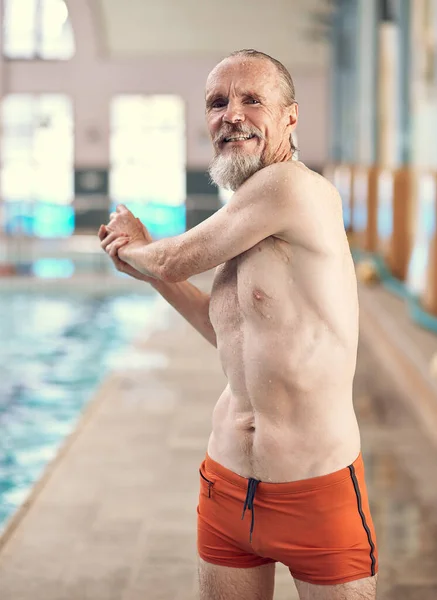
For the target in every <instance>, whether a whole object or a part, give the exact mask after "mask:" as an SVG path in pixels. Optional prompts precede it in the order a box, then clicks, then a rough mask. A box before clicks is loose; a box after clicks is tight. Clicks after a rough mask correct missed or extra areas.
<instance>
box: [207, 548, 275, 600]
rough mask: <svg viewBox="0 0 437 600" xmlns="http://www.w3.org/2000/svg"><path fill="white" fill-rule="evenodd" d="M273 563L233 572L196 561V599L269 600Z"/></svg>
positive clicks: (273, 573) (272, 584)
mask: <svg viewBox="0 0 437 600" xmlns="http://www.w3.org/2000/svg"><path fill="white" fill-rule="evenodd" d="M274 587H275V563H271V564H268V565H263V566H261V567H253V568H252V569H234V568H232V567H222V566H219V565H212V564H211V563H207V562H205V561H204V560H202V559H201V558H199V589H200V600H272V599H273V590H274Z"/></svg>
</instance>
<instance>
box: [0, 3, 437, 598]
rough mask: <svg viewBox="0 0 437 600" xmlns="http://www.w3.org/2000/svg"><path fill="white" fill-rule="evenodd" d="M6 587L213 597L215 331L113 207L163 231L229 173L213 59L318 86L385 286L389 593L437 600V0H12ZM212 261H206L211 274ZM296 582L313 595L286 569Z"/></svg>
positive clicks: (1, 158)
mask: <svg viewBox="0 0 437 600" xmlns="http://www.w3.org/2000/svg"><path fill="white" fill-rule="evenodd" d="M0 14H1V19H2V27H1V31H0V45H1V49H2V52H1V55H0V357H1V360H0V597H1V598H2V600H9V599H13V600H17V599H18V598H20V599H21V598H23V599H27V598H32V599H33V600H35V599H37V600H39V599H40V598H41V599H44V600H50V599H51V598H53V599H56V600H61V599H74V600H79V599H80V600H85V599H87V598H90V599H91V598H93V600H95V599H97V598H104V599H105V600H111V599H112V598H114V599H121V600H136V599H137V598H138V599H139V598H147V599H148V600H155V599H156V600H158V598H159V599H161V600H164V599H165V600H166V599H167V598H168V599H170V598H172V599H173V600H183V599H185V598H193V597H195V595H194V594H195V591H194V590H195V587H196V583H195V506H196V495H197V489H198V482H197V479H196V477H197V468H198V463H199V461H200V460H201V459H202V457H203V455H204V452H205V450H206V442H207V437H208V434H209V429H210V416H211V411H212V408H213V405H214V402H215V400H216V398H217V397H218V395H219V394H220V392H221V390H222V388H223V385H224V380H223V378H222V375H221V373H220V369H219V365H218V360H217V357H216V355H215V352H214V349H213V348H212V347H211V348H210V347H209V346H208V345H207V343H206V342H205V341H204V340H202V339H201V338H200V336H198V334H197V333H195V332H194V331H192V330H190V329H189V326H188V325H186V324H185V323H184V322H183V321H182V319H181V318H180V317H179V316H178V315H177V314H176V312H175V311H173V310H172V309H171V308H170V307H169V306H168V305H167V304H166V303H165V302H164V300H163V299H162V298H160V296H159V295H158V294H157V293H156V292H154V291H153V290H152V289H151V288H150V287H149V286H148V285H146V284H144V283H141V282H138V281H135V280H132V279H129V278H128V277H126V276H123V275H121V274H119V273H117V272H116V271H115V269H114V268H113V266H112V263H111V262H110V261H109V260H108V259H107V257H106V256H105V254H104V253H103V252H102V251H101V249H100V246H99V241H98V239H97V236H96V234H97V230H98V228H99V226H100V224H101V223H107V222H108V220H109V213H110V212H111V211H112V210H113V209H114V207H115V206H116V205H117V204H118V203H124V204H126V205H127V206H128V207H129V208H130V209H131V210H132V211H133V212H134V214H135V215H136V216H138V217H139V218H140V219H141V220H142V221H143V222H144V223H145V224H146V225H147V227H148V229H149V230H150V232H151V234H152V236H153V237H154V238H156V239H158V238H162V237H169V236H174V235H178V234H180V233H183V232H184V231H186V230H187V229H189V228H191V227H193V226H195V225H196V224H198V223H199V222H201V221H202V220H203V219H205V218H207V217H208V216H210V215H211V214H213V213H214V212H215V211H216V210H218V209H219V208H220V207H221V206H222V205H223V204H224V203H226V202H227V200H228V198H229V193H228V192H227V191H226V190H222V189H217V188H216V187H215V186H214V185H212V184H211V183H210V181H209V177H208V175H207V169H208V164H209V162H210V160H211V158H212V150H211V146H210V141H209V137H208V133H207V130H206V126H205V119H204V113H205V109H204V86H205V81H206V78H207V76H208V73H209V72H210V71H211V69H212V68H213V67H214V66H215V65H216V64H217V62H219V61H220V60H221V59H222V58H223V57H224V56H226V55H227V54H228V53H230V52H232V51H234V50H237V49H242V48H255V49H257V50H260V51H263V52H266V53H268V54H270V55H272V56H273V57H275V58H277V59H279V60H280V61H281V62H283V63H284V64H285V65H286V66H287V67H288V68H289V70H290V72H291V74H292V77H293V79H294V82H295V86H296V98H297V101H298V102H299V109H300V112H299V114H300V120H299V126H298V129H297V131H296V140H295V141H296V143H297V146H298V148H299V155H298V158H299V159H300V160H302V161H303V162H304V163H305V164H306V165H307V166H308V167H310V168H311V169H314V170H315V171H317V172H319V173H321V174H323V175H324V176H325V177H327V178H328V179H329V180H330V181H332V182H333V183H334V185H335V186H336V187H337V189H338V190H339V192H340V194H341V197H342V202H343V214H344V224H345V228H346V230H347V232H348V236H349V240H350V245H351V251H352V253H353V256H354V259H355V262H356V268H357V276H358V280H359V293H360V305H361V344H360V349H359V357H358V366H357V375H356V381H355V390H354V402H355V408H356V411H357V415H358V418H359V422H360V426H361V430H362V437H363V454H364V456H365V461H366V465H367V478H368V484H369V492H370V498H371V504H372V512H373V515H374V520H375V525H376V528H377V533H378V537H379V541H380V561H381V577H380V595H379V598H381V599H383V600H394V599H395V598H396V600H407V599H410V598H411V599H413V598H414V600H416V599H417V600H422V599H423V600H427V599H431V598H432V599H433V600H435V598H437V574H436V572H435V565H436V564H437V562H436V561H437V510H436V506H437V483H435V482H436V481H437V478H436V474H437V433H436V432H437V335H436V334H437V241H436V212H437V196H436V186H437V144H436V143H435V137H436V135H437V0H392V1H389V0H385V1H384V0H270V2H269V3H267V2H264V1H261V0H252V2H250V3H247V2H244V1H242V0H240V1H234V2H231V1H230V0H222V2H221V3H220V4H217V3H212V2H209V1H203V2H195V1H194V0H178V2H176V0H160V2H159V3H152V2H149V1H147V0H126V1H125V2H121V1H120V0H0ZM211 281H212V278H211V274H205V275H203V276H199V277H198V278H196V279H195V283H196V285H198V286H199V287H200V288H201V289H203V290H206V291H209V289H210V285H211ZM277 582H278V583H277V588H276V595H275V599H277V600H281V599H285V598H296V597H297V596H296V592H295V590H294V586H293V583H292V581H291V579H290V578H289V576H288V575H287V573H285V572H284V571H281V569H280V568H278V578H277Z"/></svg>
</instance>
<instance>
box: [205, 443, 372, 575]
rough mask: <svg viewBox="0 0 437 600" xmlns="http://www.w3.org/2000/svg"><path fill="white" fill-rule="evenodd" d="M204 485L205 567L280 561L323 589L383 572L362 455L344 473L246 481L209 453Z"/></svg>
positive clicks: (343, 470)
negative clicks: (379, 564)
mask: <svg viewBox="0 0 437 600" xmlns="http://www.w3.org/2000/svg"><path fill="white" fill-rule="evenodd" d="M200 486H201V487H200V495H199V505H198V508H197V513H198V519H197V546H198V551H199V555H200V557H201V558H202V559H203V560H205V561H206V562H209V563H213V564H216V565H224V566H227V567H237V568H249V567H257V566H260V565H264V564H268V563H273V562H281V563H283V564H285V565H286V566H287V567H288V568H289V569H290V573H291V574H292V576H293V577H295V578H296V579H298V580H300V581H305V582H308V583H312V584H318V585H337V584H340V583H347V582H348V581H354V580H356V579H363V578H365V577H371V576H373V575H375V574H376V573H377V572H378V551H377V546H376V536H375V530H374V526H373V522H372V518H371V515H370V510H369V502H368V497H367V489H366V483H365V479H364V463H363V460H362V456H361V454H360V455H359V456H358V458H357V459H356V461H355V462H354V463H353V464H352V465H350V466H349V467H346V468H344V469H341V470H340V471H336V472H335V473H331V474H329V475H322V476H321V477H314V478H311V479H304V480H300V481H293V482H290V483H265V482H260V481H257V480H256V479H246V478H245V477H240V476H239V475H237V474H236V473H233V472H232V471H229V470H228V469H226V468H225V467H223V466H222V465H220V464H218V463H217V462H215V461H213V460H212V459H211V458H210V457H209V456H208V455H207V456H206V459H205V460H204V461H203V462H202V465H201V467H200Z"/></svg>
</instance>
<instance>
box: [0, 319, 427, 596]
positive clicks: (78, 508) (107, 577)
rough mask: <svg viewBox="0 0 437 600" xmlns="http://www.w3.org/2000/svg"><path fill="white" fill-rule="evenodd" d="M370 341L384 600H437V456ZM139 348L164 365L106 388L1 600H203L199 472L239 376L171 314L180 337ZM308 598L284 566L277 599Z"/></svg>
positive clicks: (362, 411) (45, 497)
mask: <svg viewBox="0 0 437 600" xmlns="http://www.w3.org/2000/svg"><path fill="white" fill-rule="evenodd" d="M370 344H371V340H370V339H369V337H368V336H363V341H362V345H361V347H360V352H359V363H358V370H357V376H356V382H355V405H356V409H357V413H358V416H359V421H360V424H361V429H362V436H363V454H364V457H365V461H366V466H367V480H368V484H369V492H370V497H371V503H372V510H373V515H374V520H375V524H376V528H377V532H378V537H379V545H380V567H381V573H380V586H379V598H380V600H413V599H414V600H435V599H436V598H437V568H436V566H437V448H436V447H435V446H433V444H432V442H431V441H430V439H429V438H428V437H427V436H426V435H424V433H423V431H422V429H421V426H420V424H419V423H420V422H419V421H418V420H417V419H416V416H415V414H414V412H413V411H411V409H410V408H409V403H408V402H407V401H404V400H403V399H402V397H401V394H400V393H399V390H398V389H397V387H396V385H397V383H396V384H395V383H394V382H393V381H392V380H391V379H390V377H389V376H388V375H387V373H386V372H385V371H384V368H383V367H382V366H381V365H380V364H379V360H378V359H377V358H376V357H375V353H374V351H373V350H371V346H370ZM136 347H137V350H138V352H139V353H142V354H145V355H147V357H148V358H149V359H150V361H149V362H150V365H151V367H150V368H148V369H144V368H143V369H141V370H140V369H138V368H135V369H132V370H130V371H123V372H121V371H120V372H114V374H113V375H112V376H111V377H110V378H109V379H108V380H106V382H105V383H104V385H103V386H102V387H101V389H100V391H99V393H98V395H97V397H96V399H95V401H94V402H93V403H92V405H91V407H90V409H89V411H88V412H87V414H86V415H85V417H84V420H83V422H82V424H81V427H80V428H79V430H78V432H77V433H76V435H75V436H73V438H72V439H71V441H70V443H69V444H68V445H67V447H66V449H65V450H64V451H63V452H62V456H61V458H60V459H59V460H58V461H57V462H56V464H55V465H54V467H53V468H52V469H51V470H50V472H49V476H48V477H47V478H46V481H45V482H44V485H42V486H40V490H39V492H38V494H37V495H36V496H35V497H34V498H33V499H32V501H31V503H30V506H29V508H28V510H27V511H26V512H24V513H23V515H22V517H21V518H20V520H19V521H18V522H17V524H16V527H15V529H14V530H13V531H12V532H11V533H10V535H8V536H7V538H6V540H5V543H4V544H3V547H1V548H0V599H1V600H192V599H195V598H196V597H197V593H196V551H195V523H196V504H197V490H198V465H199V463H200V461H201V460H202V458H203V456H204V453H205V449H206V443H207V438H208V435H209V431H210V420H211V412H212V409H213V406H214V403H215V400H216V399H217V397H218V395H219V393H220V392H221V390H222V388H223V386H224V383H225V380H224V376H223V375H222V373H221V370H220V366H219V363H218V359H217V356H216V351H215V349H214V348H213V347H212V346H209V345H208V343H207V342H206V341H204V340H203V339H202V338H201V337H200V336H199V335H198V334H196V333H195V332H194V331H192V330H191V329H190V327H189V326H188V325H186V324H185V323H184V321H183V320H182V319H181V318H180V317H179V316H178V315H176V313H174V312H173V311H172V310H171V309H169V328H168V330H166V331H160V332H157V333H156V334H155V335H153V336H152V337H151V338H149V339H147V340H146V341H144V342H143V341H141V337H140V338H139V339H138V340H137V342H136ZM436 347H437V343H436ZM436 402H437V398H436ZM295 598H297V596H296V592H295V589H294V585H293V583H292V580H291V578H290V577H289V575H288V572H287V570H286V569H285V568H283V567H282V566H279V567H278V569H277V586H276V593H275V600H286V599H287V600H293V599H295ZM230 600H234V599H230Z"/></svg>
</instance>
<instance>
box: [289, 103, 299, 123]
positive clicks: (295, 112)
mask: <svg viewBox="0 0 437 600" xmlns="http://www.w3.org/2000/svg"><path fill="white" fill-rule="evenodd" d="M288 114H289V119H290V120H289V125H291V126H292V128H293V129H295V127H296V126H297V121H298V119H299V105H298V103H297V102H294V103H293V104H292V105H291V106H290V108H289V113H288Z"/></svg>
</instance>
